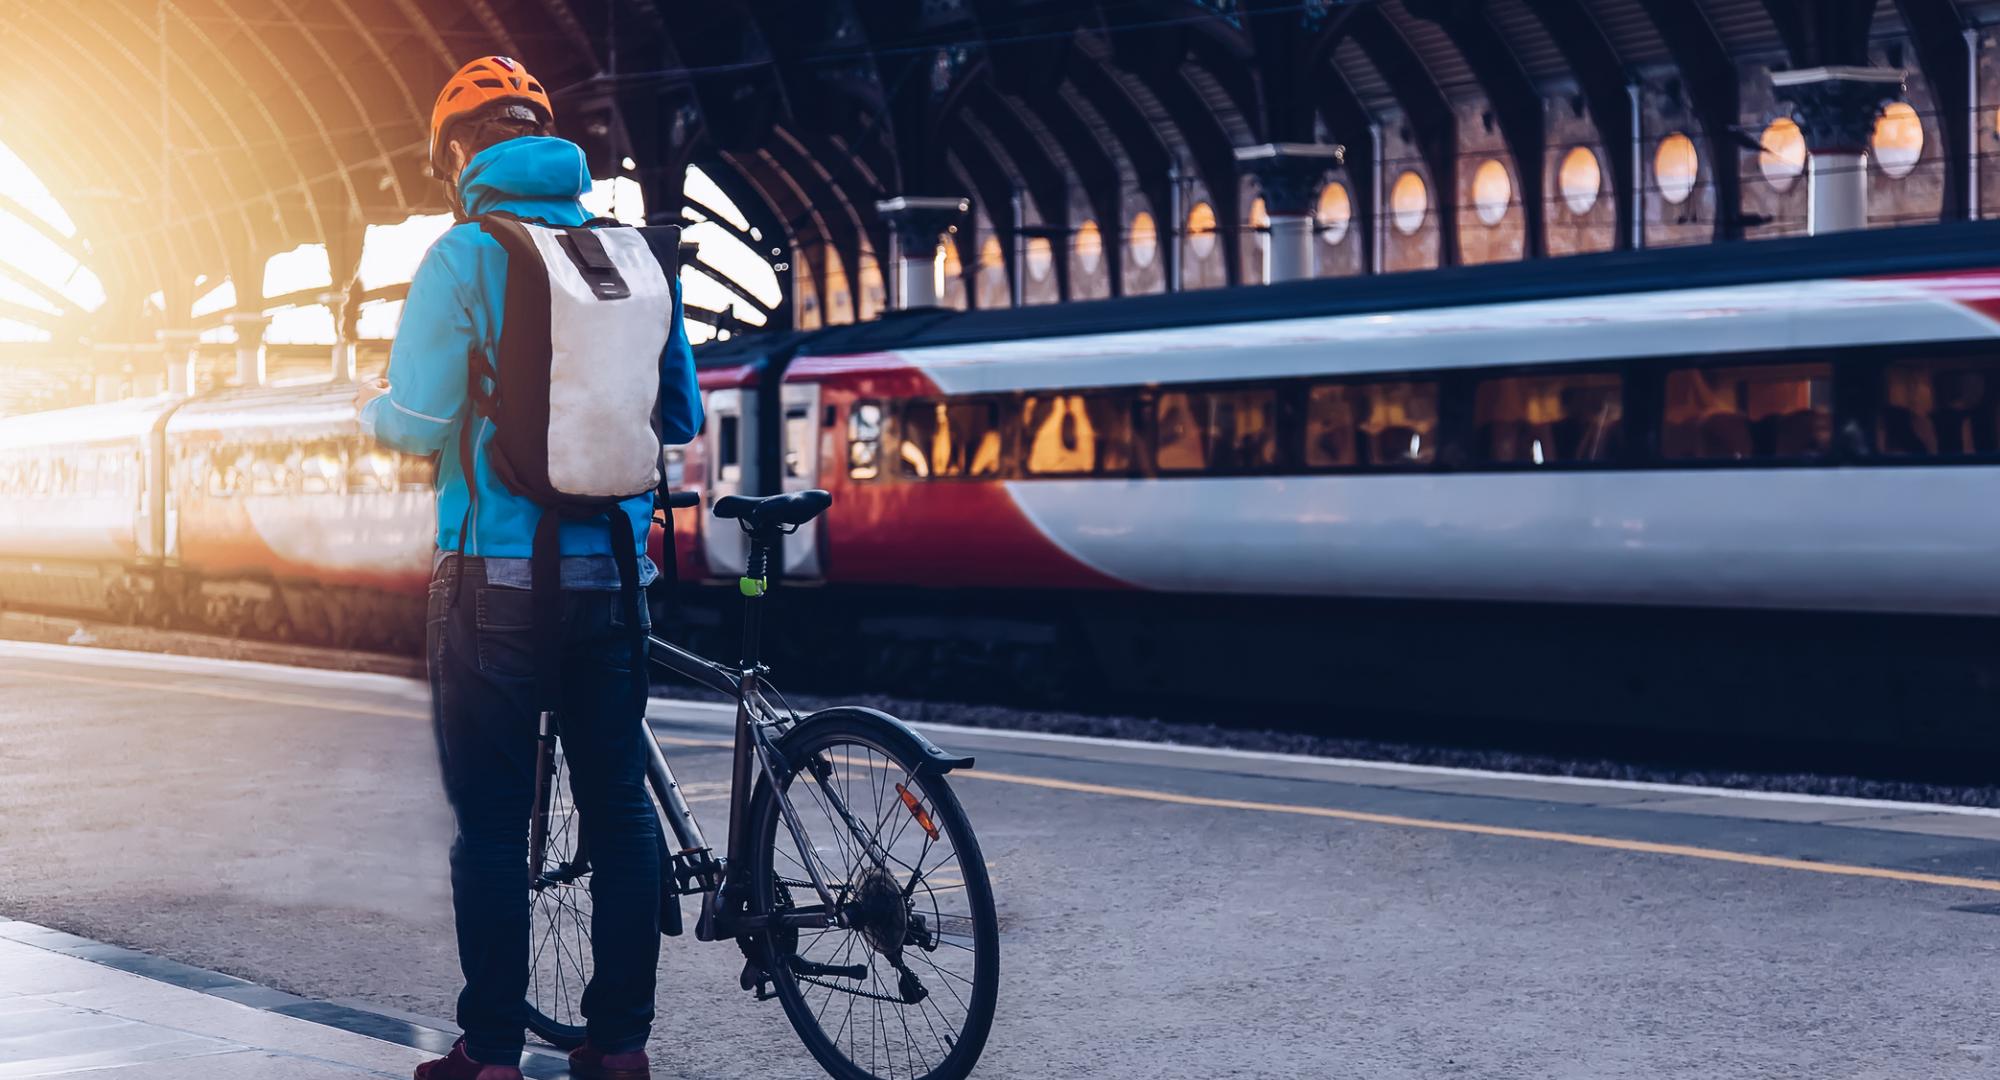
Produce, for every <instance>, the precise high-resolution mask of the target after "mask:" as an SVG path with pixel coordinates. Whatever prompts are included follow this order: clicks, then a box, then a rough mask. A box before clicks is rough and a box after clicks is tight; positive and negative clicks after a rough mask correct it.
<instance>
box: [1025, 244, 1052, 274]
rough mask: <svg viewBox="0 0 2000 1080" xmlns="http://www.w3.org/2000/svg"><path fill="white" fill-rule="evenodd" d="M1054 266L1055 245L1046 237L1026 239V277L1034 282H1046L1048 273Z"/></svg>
mask: <svg viewBox="0 0 2000 1080" xmlns="http://www.w3.org/2000/svg"><path fill="white" fill-rule="evenodd" d="M1055 265H1056V249H1055V245H1054V244H1051V243H1049V238H1048V237H1046V236H1031V237H1029V238H1028V276H1029V277H1031V278H1033V279H1034V280H1036V281H1047V280H1048V279H1049V271H1050V270H1053V269H1054V268H1055Z"/></svg>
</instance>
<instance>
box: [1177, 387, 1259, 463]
mask: <svg viewBox="0 0 2000 1080" xmlns="http://www.w3.org/2000/svg"><path fill="white" fill-rule="evenodd" d="M1277 421H1278V392H1277V391H1275V390H1207V391H1181V390H1173V391H1168V392H1165V393H1162V394H1161V395H1160V396H1159V397H1158V398H1157V399H1155V401H1154V404H1153V423H1154V428H1153V431H1154V438H1155V440H1156V441H1155V443H1154V449H1153V465H1154V467H1155V468H1157V469H1159V471H1161V472H1200V471H1203V470H1207V471H1212V472H1244V471H1252V472H1254V471H1259V470H1263V469H1268V468H1271V467H1272V466H1274V465H1276V464H1277V463H1278V422H1277Z"/></svg>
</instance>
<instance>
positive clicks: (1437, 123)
mask: <svg viewBox="0 0 2000 1080" xmlns="http://www.w3.org/2000/svg"><path fill="white" fill-rule="evenodd" d="M1341 30H1342V32H1344V33H1345V34H1346V35H1348V36H1349V37H1352V38H1353V39H1354V42H1355V44H1357V45H1359V46H1361V48H1362V49H1363V50H1364V51H1365V52H1367V53H1368V55H1369V56H1370V58H1372V59H1373V60H1374V62H1375V66H1376V67H1377V68H1378V69H1380V70H1381V72H1382V77H1383V78H1384V79H1386V80H1388V83H1389V92H1390V93H1392V94H1394V95H1395V96H1396V102H1397V104H1399V105H1401V106H1402V107H1403V113H1404V115H1405V116H1407V117H1408V118H1409V121H1410V127H1411V130H1412V131H1413V132H1414V133H1415V134H1416V141H1417V151H1418V153H1419V154H1421V155H1422V156H1423V159H1424V168H1425V169H1426V170H1427V171H1428V172H1429V173H1430V174H1431V181H1432V183H1433V184H1434V185H1435V186H1436V188H1437V190H1438V193H1439V197H1438V198H1436V199H1434V200H1433V201H1434V202H1435V203H1436V205H1437V212H1438V265H1440V266H1455V265H1457V264H1458V262H1459V261H1460V258H1459V245H1458V116H1457V114H1455V113H1454V112H1452V109H1451V103H1450V102H1449V101H1447V100H1446V99H1445V96H1444V91H1443V90H1442V89H1440V88H1439V87H1438V82H1437V79H1436V77H1434V76H1433V75H1432V74H1431V72H1430V69H1429V68H1427V67H1425V66H1424V62H1423V59H1422V58H1421V57H1419V56H1418V55H1417V54H1416V50H1414V49H1412V48H1410V44H1409V42H1407V41H1405V40H1404V39H1403V35H1402V32H1401V31H1399V30H1397V29H1396V27H1395V26H1394V25H1392V24H1391V23H1390V22H1389V17H1388V16H1387V15H1384V14H1383V13H1382V9H1381V8H1380V7H1377V6H1375V5H1372V4H1371V5H1368V6H1365V7H1357V8H1355V11H1354V14H1352V15H1350V16H1348V18H1347V20H1346V22H1345V23H1343V24H1342V25H1341ZM1516 165H1517V167H1518V166H1519V163H1518V162H1517V163H1516ZM1523 186H1524V187H1525V186H1526V178H1525V176H1524V177H1523ZM1538 197H1539V196H1538Z"/></svg>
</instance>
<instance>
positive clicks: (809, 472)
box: [780, 383, 823, 578]
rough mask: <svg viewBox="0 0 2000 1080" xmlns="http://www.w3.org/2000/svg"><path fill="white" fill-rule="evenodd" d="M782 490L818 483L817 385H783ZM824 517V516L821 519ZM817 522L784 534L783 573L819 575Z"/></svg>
mask: <svg viewBox="0 0 2000 1080" xmlns="http://www.w3.org/2000/svg"><path fill="white" fill-rule="evenodd" d="M784 403H785V427H784V430H783V432H782V433H781V435H780V437H781V438H782V439H783V440H784V444H783V448H784V461H785V465H784V468H785V477H784V481H785V490H786V491H806V490H809V489H812V488H816V487H818V486H820V484H819V429H820V424H819V384H818V383H786V384H785V387H784ZM822 520H823V519H822ZM821 528H822V525H821V522H820V521H813V522H810V523H808V524H807V525H806V526H805V527H804V528H802V529H800V530H799V531H798V532H795V533H793V534H792V535H790V536H787V537H785V564H784V566H785V576H786V577H787V578H818V577H820V576H821V575H822V571H821V570H820V565H819V546H820V545H819V537H820V529H821Z"/></svg>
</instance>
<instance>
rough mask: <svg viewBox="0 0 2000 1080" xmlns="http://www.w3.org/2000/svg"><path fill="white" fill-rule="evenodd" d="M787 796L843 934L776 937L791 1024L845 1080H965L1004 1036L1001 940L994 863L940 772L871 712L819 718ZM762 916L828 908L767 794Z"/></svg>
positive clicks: (794, 740)
mask: <svg viewBox="0 0 2000 1080" xmlns="http://www.w3.org/2000/svg"><path fill="white" fill-rule="evenodd" d="M783 750H784V753H785V756H786V761H785V762H784V768H783V772H784V773H785V774H786V775H785V777H784V784H783V788H782V789H783V791H784V792H785V793H786V795H787V796H788V797H789V799H790V801H791V804H792V806H793V808H794V811H795V812H796V814H797V817H798V819H799V823H800V825H801V827H802V830H803V832H804V833H805V835H806V844H807V847H808V848H809V849H810V858H811V859H812V860H813V862H814V864H815V866H816V867H817V868H818V870H819V872H820V875H821V878H822V880H823V881H825V883H826V885H827V888H828V889H829V890H830V891H831V892H832V893H833V894H834V899H835V903H836V905H837V907H838V909H839V911H840V913H841V917H842V920H843V921H844V922H846V923H847V926H845V927H836V926H832V925H829V926H828V927H827V928H826V929H799V930H792V929H787V930H776V931H767V932H765V933H762V934H759V935H758V941H757V943H756V947H757V952H758V955H760V956H761V960H760V963H761V965H762V967H763V968H764V971H765V973H766V974H767V975H768V976H769V977H770V979H771V982H772V985H773V986H774V987H775V989H776V990H777V994H778V999H779V1001H780V1002H781V1003H782V1004H783V1005H784V1008H785V1015H786V1017H787V1018H788V1019H790V1020H791V1023H792V1026H793V1027H794V1028H795V1029H797V1031H798V1033H799V1036H800V1038H802V1039H803V1040H804V1041H805V1044H806V1049H807V1050H808V1051H810V1052H811V1053H812V1055H813V1057H814V1058H815V1059H817V1060H818V1061H819V1063H820V1065H821V1066H822V1067H824V1068H825V1069H826V1070H827V1071H828V1072H829V1073H831V1074H832V1075H833V1076H835V1077H838V1078H839V1080H874V1078H877V1077H882V1078H884V1080H888V1078H903V1080H959V1078H961V1077H964V1076H965V1075H966V1074H967V1073H969V1072H970V1071H971V1070H972V1067H973V1065H974V1063H976V1062H977V1061H978V1059H979V1054H980V1051H981V1050H983V1049H984V1048H985V1045H986V1037H987V1034H988V1032H989V1031H990V1030H991V1027H992V1023H993V1011H994V1003H995V999H996V997H997V996H998V990H999V982H1000V933H999V922H998V918H997V916H996V915H995V913H994V907H993V890H992V886H991V883H990V881H989V879H988V876H987V872H986V863H985V861H984V859H983V858H982V856H981V855H980V851H979V842H978V840H977V839H976V838H974V836H973V833H972V827H971V824H970V823H969V822H968V821H967V820H966V816H965V811H964V810H963V809H962V808H961V807H960V806H959V803H958V799H957V797H956V796H955V795H954V794H953V793H952V790H951V787H950V785H949V784H948V783H946V781H945V778H944V776H943V775H942V774H940V773H936V772H934V771H930V770H923V771H920V770H919V768H918V766H919V765H920V764H921V763H920V761H919V760H918V759H917V757H916V756H915V754H914V753H913V752H912V751H911V749H910V748H909V747H908V745H907V743H906V741H905V740H904V739H902V738H899V737H898V735H897V733H896V731H895V729H894V728H893V727H891V726H890V725H888V724H886V723H884V722H883V721H882V720H881V719H879V718H877V717H874V716H871V715H870V714H869V713H867V712H866V711H863V710H855V709H835V710H829V711H828V712H826V713H821V714H819V715H817V716H815V717H812V718H809V719H808V720H807V721H806V722H805V726H804V727H802V728H800V729H799V730H798V732H797V733H796V734H795V735H793V736H791V737H789V738H788V739H787V740H786V744H785V746H784V747H783ZM750 829H751V832H750V837H751V854H750V859H751V860H752V863H753V865H752V866H751V867H750V868H749V875H750V877H749V880H750V883H751V886H750V887H751V910H752V912H753V913H757V914H772V913H783V912H788V911H789V912H813V911H824V904H823V902H822V901H821V900H820V898H819V896H818V895H817V892H816V891H815V889H814V888H813V885H812V881H811V875H810V873H809V872H808V870H807V868H806V864H805V861H804V860H803V859H802V858H801V855H800V851H799V845H798V844H797V843H796V842H795V841H794V839H793V837H792V833H791V831H790V829H788V828H787V827H786V825H785V823H784V821H783V812H782V810H781V808H780V804H779V800H778V799H777V798H776V797H775V793H774V792H773V791H772V790H771V788H770V786H769V785H768V784H760V785H759V786H758V791H757V796H756V802H755V804H754V805H753V806H752V807H751V815H750Z"/></svg>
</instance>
